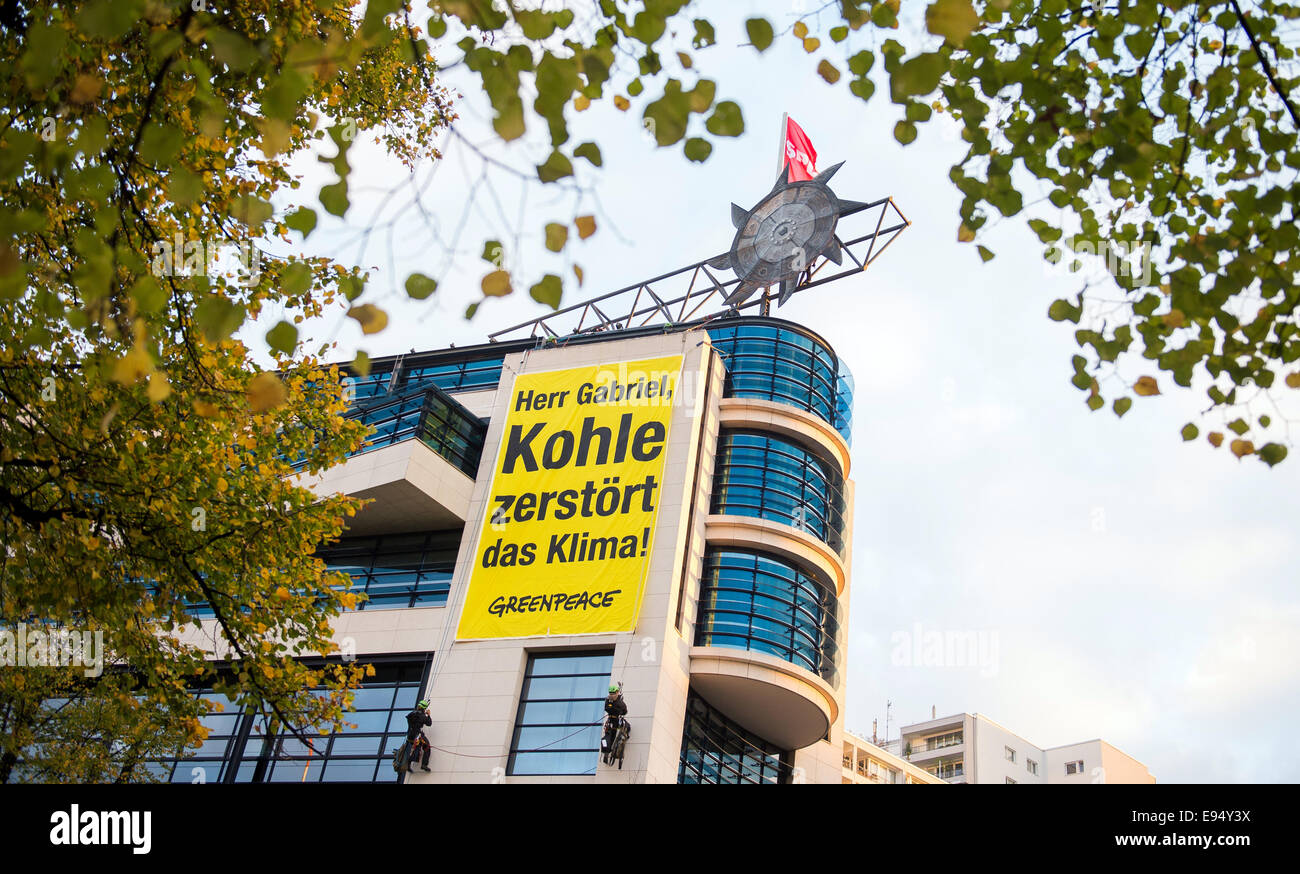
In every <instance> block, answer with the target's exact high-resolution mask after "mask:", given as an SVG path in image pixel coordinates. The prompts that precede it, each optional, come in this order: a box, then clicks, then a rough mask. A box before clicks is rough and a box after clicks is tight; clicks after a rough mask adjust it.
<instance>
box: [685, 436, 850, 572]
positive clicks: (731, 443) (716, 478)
mask: <svg viewBox="0 0 1300 874" xmlns="http://www.w3.org/2000/svg"><path fill="white" fill-rule="evenodd" d="M710 512H713V513H726V514H729V515H736V516H757V517H759V518H761V519H770V520H772V521H773V522H780V523H782V524H784V525H790V526H793V527H795V528H798V529H799V530H800V531H804V532H806V533H808V534H811V535H812V536H813V537H816V538H817V539H818V540H821V541H822V542H823V543H825V544H827V545H828V546H830V547H831V549H833V550H835V552H836V553H837V554H839V555H841V556H842V555H843V554H844V547H845V541H844V526H845V520H844V478H843V477H841V476H840V474H839V472H838V471H836V470H835V469H834V468H833V467H832V466H831V465H830V464H828V463H826V462H825V461H823V460H822V459H820V458H819V457H817V456H816V455H814V454H813V453H812V452H811V451H810V450H808V449H805V448H804V447H802V446H800V445H799V444H798V443H795V442H793V441H790V440H786V439H784V438H781V437H776V436H774V435H771V434H763V433H759V432H756V431H723V432H722V434H721V435H720V436H719V439H718V460H717V465H716V467H715V469H714V474H713V505H712V507H711V508H710Z"/></svg>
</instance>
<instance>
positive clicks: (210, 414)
mask: <svg viewBox="0 0 1300 874" xmlns="http://www.w3.org/2000/svg"><path fill="white" fill-rule="evenodd" d="M193 407H194V412H195V413H197V414H198V415H200V416H202V417H203V418H205V419H214V418H216V416H217V414H218V413H219V412H220V410H218V409H217V405H216V404H213V403H209V402H208V401H194V403H193Z"/></svg>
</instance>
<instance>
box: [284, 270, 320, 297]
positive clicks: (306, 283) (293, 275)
mask: <svg viewBox="0 0 1300 874" xmlns="http://www.w3.org/2000/svg"><path fill="white" fill-rule="evenodd" d="M313 278H314V277H313V276H312V272H311V267H310V266H309V265H308V264H307V263H306V262H303V261H294V262H293V263H291V264H289V265H288V266H287V267H285V268H284V272H283V273H281V274H280V288H281V289H282V290H283V291H284V293H285V294H288V295H293V296H297V295H300V294H302V293H304V292H305V291H307V290H308V289H310V288H311V285H312V279H313Z"/></svg>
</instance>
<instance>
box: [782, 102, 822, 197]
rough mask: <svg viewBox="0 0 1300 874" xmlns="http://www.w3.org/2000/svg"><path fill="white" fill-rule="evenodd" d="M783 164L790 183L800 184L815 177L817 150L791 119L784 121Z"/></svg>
mask: <svg viewBox="0 0 1300 874" xmlns="http://www.w3.org/2000/svg"><path fill="white" fill-rule="evenodd" d="M785 164H786V167H788V168H789V170H788V176H787V177H786V178H787V179H788V180H789V181H790V182H801V181H803V180H805V179H811V178H813V177H814V176H816V175H817V150H816V149H814V148H813V144H812V141H811V140H809V139H808V135H807V134H806V133H804V132H803V128H801V127H799V125H798V124H796V123H795V120H794V119H793V118H787V119H786V120H785Z"/></svg>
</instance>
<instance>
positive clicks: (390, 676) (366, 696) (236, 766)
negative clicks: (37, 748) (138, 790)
mask: <svg viewBox="0 0 1300 874" xmlns="http://www.w3.org/2000/svg"><path fill="white" fill-rule="evenodd" d="M374 666H375V675H374V676H373V677H368V678H366V680H364V681H363V683H362V687H361V688H360V689H358V690H356V691H355V692H354V693H353V711H352V712H350V713H347V714H345V717H344V718H345V719H346V720H347V721H348V722H350V723H353V724H354V726H353V727H346V728H344V729H343V730H342V731H339V732H335V733H333V734H316V735H309V737H310V738H311V746H310V747H308V745H307V744H306V743H304V742H303V740H301V739H299V738H297V737H295V736H293V735H291V734H287V733H286V734H281V735H280V736H278V737H273V738H271V739H270V740H269V741H268V740H267V739H265V738H264V737H263V736H262V734H261V725H262V722H261V720H259V719H258V718H257V717H256V714H255V713H254V712H252V711H251V710H248V709H246V708H237V707H233V706H231V705H229V704H227V707H226V711H225V712H224V713H222V714H214V715H211V716H208V717H206V718H205V719H204V720H203V721H204V724H205V725H209V726H210V727H211V728H212V732H211V733H210V734H209V735H208V737H207V739H206V740H205V741H204V743H203V745H202V746H201V747H200V748H199V750H198V751H197V752H195V753H192V754H191V755H189V756H187V757H185V758H176V759H171V760H167V761H160V762H151V763H148V767H149V768H150V769H151V770H154V771H155V772H156V773H158V774H160V775H161V776H163V777H164V778H165V779H170V781H171V782H173V783H190V782H194V781H195V780H196V779H197V778H201V779H202V781H203V782H206V783H215V782H233V783H253V782H270V783H286V782H288V783H302V782H307V783H316V782H321V781H324V782H366V783H370V782H395V781H396V780H397V778H398V775H397V774H394V773H393V769H392V766H391V764H390V761H389V760H390V759H391V758H392V755H393V751H394V750H395V749H397V747H399V746H400V745H401V744H402V742H403V741H404V740H405V738H406V720H405V718H404V717H405V714H406V713H407V712H408V711H410V710H411V709H412V708H413V707H414V706H415V702H416V701H417V700H418V699H419V695H420V690H421V689H423V688H424V683H425V676H426V671H427V666H428V661H427V660H420V661H407V662H392V661H379V662H376V663H375V665H374ZM200 696H201V697H212V696H211V693H206V692H204V693H200ZM227 700H228V699H227Z"/></svg>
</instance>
